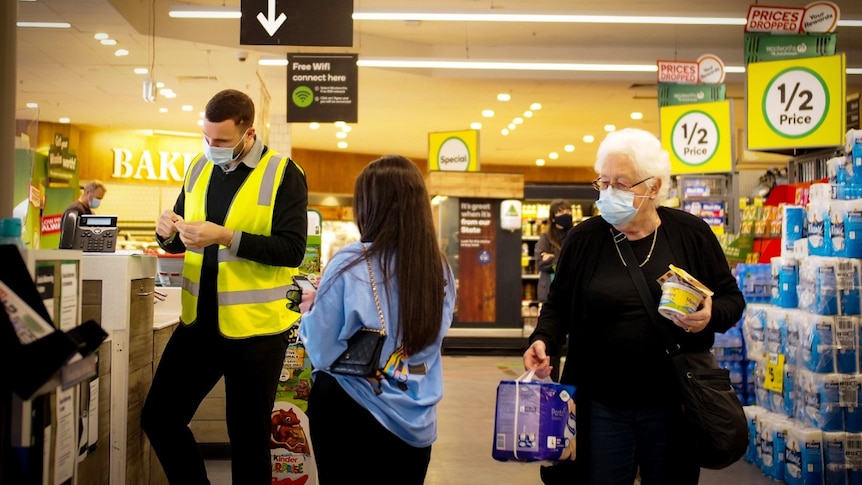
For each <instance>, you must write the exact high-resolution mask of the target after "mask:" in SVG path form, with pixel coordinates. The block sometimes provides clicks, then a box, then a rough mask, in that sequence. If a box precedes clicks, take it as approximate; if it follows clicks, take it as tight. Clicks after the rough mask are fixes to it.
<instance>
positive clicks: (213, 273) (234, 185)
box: [156, 147, 308, 321]
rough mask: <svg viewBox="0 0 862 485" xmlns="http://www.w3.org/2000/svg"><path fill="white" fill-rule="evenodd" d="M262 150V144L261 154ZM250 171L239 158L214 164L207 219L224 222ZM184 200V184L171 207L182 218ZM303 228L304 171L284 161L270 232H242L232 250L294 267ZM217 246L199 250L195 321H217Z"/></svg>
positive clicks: (168, 246)
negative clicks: (230, 164) (227, 167)
mask: <svg viewBox="0 0 862 485" xmlns="http://www.w3.org/2000/svg"><path fill="white" fill-rule="evenodd" d="M267 150H268V149H267V148H266V147H264V150H263V154H266V152H267ZM262 156H263V155H261V157H262ZM204 163H207V162H204ZM252 170H254V169H253V168H251V167H249V166H248V165H246V164H244V163H240V164H238V165H237V166H236V168H235V169H234V170H232V171H230V172H225V171H223V170H221V169H220V168H218V167H213V170H212V176H211V177H210V180H209V185H208V186H207V196H206V204H207V209H206V215H207V216H206V220H207V221H209V222H212V223H214V224H218V225H224V221H225V218H227V212H228V209H229V208H230V206H231V203H232V202H233V199H234V196H236V193H237V191H239V188H240V187H241V186H242V184H243V182H245V179H246V178H248V175H249V174H250V173H251V172H252ZM185 200H186V197H185V186H183V189H182V190H181V191H180V195H179V197H177V202H176V203H175V204H174V209H173V210H174V212H175V213H176V214H177V215H179V216H181V217H183V216H184V213H185ZM307 231H308V185H307V183H306V180H305V175H304V174H303V173H302V172H301V171H300V169H299V167H298V166H297V165H296V163H295V162H294V161H293V160H288V162H287V166H286V167H285V169H284V175H283V177H282V180H281V185H279V187H278V191H277V192H276V194H275V204H274V206H273V216H272V236H269V237H268V236H263V235H259V234H249V233H247V232H243V233H242V237H241V239H240V242H239V247H237V248H236V249H237V252H236V255H237V256H239V257H242V258H246V259H249V260H252V261H256V262H258V263H263V264H268V265H271V266H287V267H293V268H295V267H299V265H300V264H301V263H302V260H303V259H304V258H305V244H306V237H307ZM156 237H158V239H159V241H160V243H161V245H162V248H164V250H165V251H167V252H169V253H181V252H183V251H185V249H186V247H185V245H184V244H183V243H182V241H181V240H180V238H179V237H174V238H172V239H171V240H169V241H168V242H167V243H164V242H162V238H161V237H159V236H158V235H156ZM218 247H219V245H218V244H213V245H210V246H207V247H206V248H205V249H204V258H203V263H202V267H201V277H200V294H199V297H198V320H211V321H217V316H218V304H217V299H216V293H217V292H216V283H217V278H216V277H217V275H218Z"/></svg>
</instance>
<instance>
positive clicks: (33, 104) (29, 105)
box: [25, 103, 39, 108]
mask: <svg viewBox="0 0 862 485" xmlns="http://www.w3.org/2000/svg"><path fill="white" fill-rule="evenodd" d="M25 106H27V107H28V108H38V107H39V103H27V104H26V105H25Z"/></svg>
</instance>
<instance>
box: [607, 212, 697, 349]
mask: <svg viewBox="0 0 862 485" xmlns="http://www.w3.org/2000/svg"><path fill="white" fill-rule="evenodd" d="M610 231H611V236H612V237H613V238H614V244H616V245H617V248H618V249H619V250H620V251H621V253H622V255H623V259H624V260H625V262H626V264H625V267H626V269H628V270H629V274H630V275H631V277H632V280H633V281H634V283H635V288H637V290H638V294H640V297H641V300H643V302H644V306H645V307H646V310H647V314H649V317H650V320H652V323H654V324H655V326H656V328H657V329H658V331H659V334H660V335H661V336H662V338H663V339H664V342H665V351H666V352H667V353H668V354H669V355H673V354H675V353H677V352H679V349H680V345H679V344H678V343H677V342H676V340H675V339H674V338H673V335H671V333H670V330H669V329H668V328H667V326H665V325H662V323H661V319H660V318H659V317H660V314H659V312H658V305H657V304H656V302H655V299H654V298H653V297H652V295H651V294H650V292H649V288H648V287H647V282H646V278H645V277H644V273H643V271H641V269H640V266H639V265H638V262H637V258H635V252H634V251H632V247H631V245H629V240H628V238H626V235H625V234H623V233H621V232H619V233H616V234H614V230H613V229H611V230H610ZM656 231H658V228H656Z"/></svg>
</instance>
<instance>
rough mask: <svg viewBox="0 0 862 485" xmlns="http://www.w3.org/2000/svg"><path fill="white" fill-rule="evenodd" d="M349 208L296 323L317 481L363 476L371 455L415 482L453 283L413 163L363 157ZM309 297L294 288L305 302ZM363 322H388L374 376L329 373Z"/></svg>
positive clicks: (432, 416) (436, 390) (428, 439)
mask: <svg viewBox="0 0 862 485" xmlns="http://www.w3.org/2000/svg"><path fill="white" fill-rule="evenodd" d="M353 209H354V216H355V219H356V224H357V226H358V228H359V232H360V236H361V237H360V242H357V243H353V244H351V245H348V246H346V247H344V248H343V249H342V250H340V251H339V252H338V253H336V255H335V256H334V257H333V258H332V260H331V261H330V262H329V264H328V265H327V267H326V269H325V272H324V275H323V277H322V278H321V281H320V286H319V287H318V291H317V293H316V295H314V298H313V302H312V306H311V309H310V310H309V311H308V313H304V314H303V315H302V320H301V324H300V338H301V339H302V342H303V344H304V345H305V350H306V355H307V356H308V358H309V359H311V363H312V365H313V368H314V371H313V372H314V373H313V375H314V384H313V385H312V388H311V395H310V397H309V401H308V417H309V427H310V432H311V444H312V453H313V455H314V458H315V461H316V463H317V468H318V474H319V479H320V483H321V485H326V484H328V483H336V481H337V480H342V479H343V474H344V473H345V471H347V470H350V471H356V472H358V473H362V474H369V478H373V474H374V473H375V472H374V470H381V468H380V467H378V466H374V465H379V464H381V462H383V463H388V464H390V465H391V464H398V468H400V469H401V470H402V471H401V472H399V476H398V482H399V483H405V484H414V483H415V484H421V483H423V482H424V480H425V474H426V472H427V469H428V463H429V461H430V459H431V444H432V443H433V442H434V441H435V439H436V438H437V409H436V406H437V403H438V402H439V401H440V399H441V398H442V396H443V369H442V363H441V354H440V347H441V344H442V341H443V336H444V335H445V333H446V331H447V330H448V328H449V325H450V324H451V321H452V315H453V311H454V305H455V282H454V279H453V275H452V273H451V270H450V269H449V266H448V264H447V263H446V260H445V259H444V256H443V254H442V252H441V251H440V248H439V246H438V244H437V237H436V233H435V230H434V223H433V219H432V215H431V204H430V199H429V197H428V191H427V189H426V188H425V181H424V179H423V177H422V173H421V172H420V171H419V169H418V167H417V166H416V165H415V164H414V163H413V162H411V161H410V160H408V159H406V158H404V157H401V156H398V155H388V156H384V157H382V158H379V159H377V160H375V161H373V162H371V163H370V164H369V165H368V166H367V167H365V169H363V170H362V172H361V173H360V174H359V176H358V178H357V179H356V187H355V193H354V197H353ZM309 300H310V295H308V294H306V295H303V304H304V305H308V304H309ZM303 309H304V307H303ZM363 327H367V328H374V329H381V328H385V330H386V334H387V336H386V340H385V342H384V346H383V352H382V355H381V358H380V361H379V362H378V363H377V364H378V365H377V368H378V369H379V370H378V371H377V373H376V375H374V376H373V377H368V378H366V377H356V376H349V375H343V374H339V373H336V372H332V371H331V366H332V364H333V362H335V360H336V359H338V357H339V356H340V355H341V354H342V353H343V352H344V351H345V350H346V349H347V342H348V339H349V338H350V337H351V336H352V335H353V334H354V333H356V332H357V331H359V330H361V329H362V328H363ZM381 479H382V478H381ZM384 481H385V480H384Z"/></svg>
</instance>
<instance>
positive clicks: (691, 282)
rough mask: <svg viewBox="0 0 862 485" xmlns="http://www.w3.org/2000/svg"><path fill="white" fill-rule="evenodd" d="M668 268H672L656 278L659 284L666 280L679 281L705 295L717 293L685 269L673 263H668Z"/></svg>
mask: <svg viewBox="0 0 862 485" xmlns="http://www.w3.org/2000/svg"><path fill="white" fill-rule="evenodd" d="M668 268H670V269H669V270H668V271H667V273H665V274H663V275H661V276H659V277H658V279H657V280H656V281H658V284H659V286H661V285H663V284H664V283H665V282H670V283H678V284H682V285H687V286H690V287H692V288H694V289H695V290H697V291H699V292H700V293H702V294H703V295H704V296H712V295H714V294H715V293H714V292H713V291H712V290H710V289H709V288H707V287H706V285H704V284H703V283H701V282H700V281H698V280H697V278H695V277H694V276H692V275H690V274H688V272H687V271H685V270H684V269H682V268H677V267H676V266H674V265H672V264H670V265H668Z"/></svg>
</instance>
